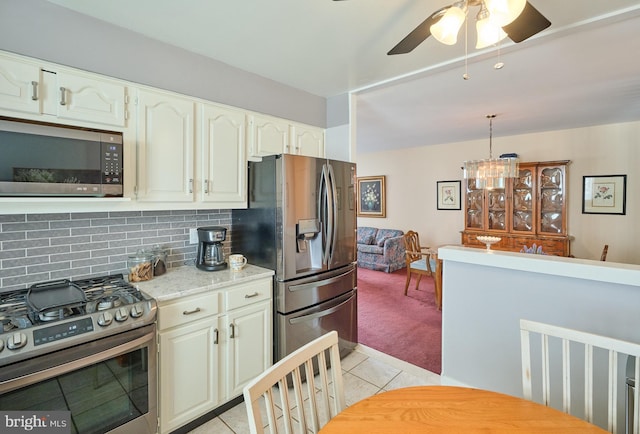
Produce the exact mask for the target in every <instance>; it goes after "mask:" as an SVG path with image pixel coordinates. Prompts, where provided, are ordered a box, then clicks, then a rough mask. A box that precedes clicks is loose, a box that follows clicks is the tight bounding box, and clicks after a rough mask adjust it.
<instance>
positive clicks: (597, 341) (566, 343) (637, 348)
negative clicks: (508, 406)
mask: <svg viewBox="0 0 640 434" xmlns="http://www.w3.org/2000/svg"><path fill="white" fill-rule="evenodd" d="M532 333H534V334H538V335H540V337H541V343H540V353H541V356H542V360H541V381H542V384H541V388H542V402H543V403H544V405H547V406H549V405H550V401H551V397H552V386H554V385H552V384H551V375H552V371H553V369H552V366H551V363H550V361H554V360H560V359H561V361H562V362H561V364H562V374H561V375H562V410H563V411H564V412H565V413H569V414H574V411H573V410H572V406H571V398H572V391H574V392H575V389H576V387H574V388H573V389H572V387H571V378H572V376H571V368H572V363H571V355H572V354H573V355H574V357H580V356H583V358H584V365H583V366H584V384H583V385H580V386H579V387H577V389H578V390H581V389H582V388H583V389H584V415H583V418H584V419H586V420H587V421H589V422H591V423H593V422H594V348H595V349H598V348H600V349H602V350H604V353H606V354H607V356H608V358H607V362H606V365H607V366H606V370H607V374H606V376H607V379H606V383H607V393H606V401H607V411H606V413H607V426H606V428H607V429H608V430H609V432H612V433H617V432H622V431H618V419H619V417H618V410H619V407H620V406H619V405H618V387H619V386H620V387H624V384H625V378H626V377H625V374H624V372H623V373H622V375H620V373H619V372H618V371H619V370H620V369H618V367H619V365H620V364H622V359H620V360H621V363H619V362H618V361H619V358H618V355H621V356H622V357H624V356H625V355H627V356H629V357H633V358H634V360H635V372H634V373H633V378H634V379H635V385H636V387H635V392H634V395H633V408H632V409H629V410H630V411H631V412H632V415H633V421H634V424H633V427H628V431H627V432H628V433H633V434H640V428H639V427H640V420H639V417H640V396H639V391H640V387H638V384H640V382H639V381H638V380H639V379H640V363H639V360H640V344H636V343H632V342H626V341H622V340H619V339H613V338H609V337H605V336H600V335H595V334H591V333H585V332H582V331H577V330H572V329H568V328H563V327H558V326H553V325H549V324H543V323H539V322H534V321H528V320H524V319H521V320H520V337H521V350H522V389H523V395H524V397H525V399H529V400H533V379H532V377H533V372H532V348H533V347H532V346H531V342H530V335H531V334H532ZM550 338H552V339H550ZM553 340H558V341H559V342H561V348H562V350H561V356H560V355H557V356H556V355H555V353H554V355H553V356H550V354H551V353H552V352H553V351H550V342H552V341H553ZM602 350H597V351H600V352H602ZM573 366H574V368H575V366H576V365H575V364H574V365H573ZM599 366H600V365H598V367H599ZM558 369H559V368H558ZM596 372H601V371H600V370H598V371H596ZM574 377H575V376H574ZM598 384H599V383H598ZM553 391H554V392H557V389H555V388H554V390H553ZM622 407H623V408H624V406H623V405H622ZM574 415H577V414H574ZM627 420H628V418H627Z"/></svg>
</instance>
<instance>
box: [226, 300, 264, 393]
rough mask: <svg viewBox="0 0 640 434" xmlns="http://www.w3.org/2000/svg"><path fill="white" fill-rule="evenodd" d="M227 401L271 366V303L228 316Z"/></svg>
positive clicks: (251, 307)
mask: <svg viewBox="0 0 640 434" xmlns="http://www.w3.org/2000/svg"><path fill="white" fill-rule="evenodd" d="M225 319H226V321H225V325H226V327H228V330H227V333H229V339H228V351H227V369H228V372H227V378H226V380H227V387H226V390H227V397H226V398H227V399H232V398H234V397H236V396H239V395H241V394H242V388H243V387H244V386H245V385H246V384H247V383H248V382H249V381H251V380H252V379H253V378H255V377H256V376H257V375H258V374H260V373H262V372H263V371H264V370H265V369H267V368H268V367H269V366H270V365H271V360H272V350H271V301H266V302H261V303H256V304H253V305H251V306H249V307H246V308H242V309H236V310H234V311H231V312H229V313H228V314H227V317H226V318H225Z"/></svg>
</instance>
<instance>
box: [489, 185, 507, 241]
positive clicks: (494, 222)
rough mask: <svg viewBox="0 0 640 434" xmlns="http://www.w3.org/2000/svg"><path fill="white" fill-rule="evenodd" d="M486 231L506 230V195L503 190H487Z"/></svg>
mask: <svg viewBox="0 0 640 434" xmlns="http://www.w3.org/2000/svg"><path fill="white" fill-rule="evenodd" d="M487 229H489V230H492V231H506V230H507V193H506V190H505V189H504V188H494V189H491V190H487Z"/></svg>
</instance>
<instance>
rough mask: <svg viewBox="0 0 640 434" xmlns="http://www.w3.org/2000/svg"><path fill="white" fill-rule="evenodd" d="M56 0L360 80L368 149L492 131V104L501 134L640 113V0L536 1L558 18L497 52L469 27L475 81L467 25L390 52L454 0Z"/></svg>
mask: <svg viewBox="0 0 640 434" xmlns="http://www.w3.org/2000/svg"><path fill="white" fill-rule="evenodd" d="M49 1H51V2H52V3H55V4H58V5H61V6H64V7H68V8H70V9H73V10H76V11H77V12H80V13H83V14H87V15H90V16H93V17H95V18H98V19H101V20H104V21H107V22H110V23H113V24H116V25H118V26H121V27H124V28H128V29H130V30H133V31H136V32H139V33H141V34H144V35H146V36H149V37H151V38H154V39H158V40H160V41H163V42H166V43H170V44H172V45H175V46H178V47H182V48H185V49H187V50H189V51H192V52H195V53H198V54H201V55H205V56H209V57H212V58H214V59H217V60H219V61H222V62H225V63H227V64H229V65H232V66H235V67H237V68H240V69H243V70H247V71H250V72H253V73H256V74H259V75H261V76H264V77H267V78H270V79H273V80H275V81H278V82H281V83H284V84H287V85H289V86H292V87H295V88H298V89H302V90H305V91H307V92H310V93H312V94H315V95H320V96H324V97H331V96H335V95H340V94H344V93H346V92H354V93H355V94H356V95H357V120H356V125H357V146H358V152H367V151H375V150H383V149H392V148H401V147H411V146H423V145H429V144H437V143H449V142H457V141H464V140H473V139H480V138H485V137H488V123H487V120H486V119H485V115H486V114H489V113H496V114H497V115H498V117H497V118H496V120H495V121H494V136H501V135H502V136H504V135H515V134H522V133H531V132H536V131H546V130H556V129H565V128H574V127H582V126H588V125H597V124H605V123H615V122H627V121H634V120H639V119H640V37H638V35H639V33H638V29H640V2H639V1H636V0H587V1H585V0H561V1H560V0H529V2H530V3H531V4H532V5H533V6H535V7H536V8H537V9H538V10H539V11H540V12H541V13H542V14H543V15H545V16H546V17H547V18H548V19H549V20H550V21H551V22H552V25H551V27H549V28H548V29H546V30H544V31H542V32H541V33H539V34H538V35H536V36H534V37H532V38H530V39H528V40H526V41H524V42H522V43H519V44H514V43H512V42H510V41H509V40H508V39H507V40H506V41H508V42H503V43H502V45H501V47H500V49H499V53H498V49H497V48H491V49H487V50H483V51H478V50H475V49H474V48H473V46H474V45H475V32H474V29H473V25H470V26H469V29H470V32H469V33H470V36H469V47H470V48H469V55H468V57H467V63H468V65H467V69H466V71H467V72H468V74H469V76H470V79H469V80H463V79H462V74H463V73H464V72H465V61H464V59H465V55H464V45H465V44H464V35H463V34H461V35H460V38H459V40H458V44H456V45H455V46H445V45H442V44H440V43H438V42H437V41H436V40H435V39H434V38H433V37H431V38H428V39H427V40H426V41H425V42H423V43H422V44H421V45H420V46H418V47H417V48H416V49H415V50H413V51H412V52H411V53H408V54H403V55H396V56H387V55H386V53H387V51H389V50H390V49H391V48H392V47H393V46H394V45H395V44H396V43H397V42H399V41H400V40H401V39H402V38H403V37H404V36H405V35H406V34H407V33H408V32H410V31H411V30H413V29H414V28H415V27H416V26H417V25H418V24H420V23H421V22H422V21H423V20H424V19H425V18H426V17H427V16H428V15H430V14H431V13H432V12H433V11H435V10H436V9H438V8H440V7H442V6H445V5H448V4H450V2H451V0H394V1H390V0H348V1H332V0H269V1H265V0H184V1H175V0H135V1H131V0H109V1H102V2H97V1H90V2H89V1H86V0H49ZM475 13H476V8H471V9H470V11H469V16H470V17H473V16H474V15H475ZM473 22H474V20H471V23H470V24H473ZM498 60H500V61H502V62H504V63H505V66H504V68H503V69H500V70H495V69H493V65H494V64H495V63H496V62H497V61H498Z"/></svg>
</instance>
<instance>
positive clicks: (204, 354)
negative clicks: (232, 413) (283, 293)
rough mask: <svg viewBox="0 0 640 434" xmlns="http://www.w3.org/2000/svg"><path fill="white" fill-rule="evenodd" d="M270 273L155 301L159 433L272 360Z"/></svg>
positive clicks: (227, 394) (218, 400) (215, 403)
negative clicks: (263, 276)
mask: <svg viewBox="0 0 640 434" xmlns="http://www.w3.org/2000/svg"><path fill="white" fill-rule="evenodd" d="M271 293H272V289H271V279H270V278H268V279H259V280H255V281H252V282H248V283H244V284H238V285H234V286H231V287H229V288H227V289H225V290H213V291H210V292H207V293H203V294H197V295H192V296H187V297H182V298H180V299H177V300H172V301H169V302H166V303H162V302H161V303H159V306H158V334H159V339H158V342H159V346H158V361H159V362H158V369H159V375H158V378H159V385H158V401H159V402H158V409H159V425H160V429H159V432H160V433H168V432H171V431H173V430H175V429H177V428H179V427H181V426H183V425H185V424H187V423H189V422H191V421H193V420H195V419H197V418H198V417H200V416H202V415H204V414H206V413H208V412H210V411H211V410H213V409H215V408H216V407H219V406H220V405H222V404H224V403H225V402H227V401H230V400H231V399H233V398H235V397H237V396H239V395H240V394H242V388H243V387H244V386H245V385H246V384H247V383H248V382H249V381H250V380H251V379H253V378H254V377H255V376H256V375H258V374H260V373H261V372H263V371H264V370H265V369H267V368H268V367H269V366H270V365H271V362H272V350H271V347H272V319H271V318H272V317H271V310H272V304H271V303H272V300H271V297H272V295H271Z"/></svg>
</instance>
